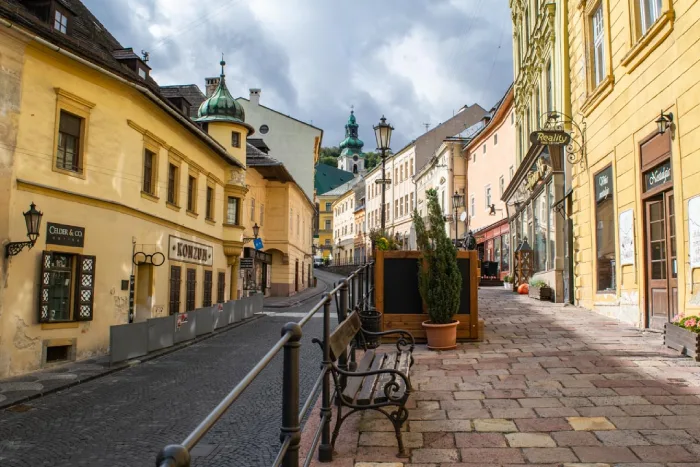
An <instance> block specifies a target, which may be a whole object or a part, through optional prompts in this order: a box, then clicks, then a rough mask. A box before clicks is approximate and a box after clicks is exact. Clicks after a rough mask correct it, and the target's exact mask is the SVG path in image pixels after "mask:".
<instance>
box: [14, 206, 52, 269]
mask: <svg viewBox="0 0 700 467" xmlns="http://www.w3.org/2000/svg"><path fill="white" fill-rule="evenodd" d="M23 214H24V222H26V224H27V237H28V238H29V241H28V242H10V243H8V244H7V245H6V246H5V258H9V257H11V256H15V255H17V254H19V252H20V251H22V250H23V249H24V247H25V246H26V247H29V248H30V249H31V248H32V247H33V246H34V244H35V243H36V239H37V238H39V228H40V227H41V217H42V216H43V215H44V214H43V213H42V212H39V211H37V210H36V205H35V204H34V203H32V204H30V205H29V211H27V212H25V213H23Z"/></svg>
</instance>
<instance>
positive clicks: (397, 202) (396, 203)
mask: <svg viewBox="0 0 700 467" xmlns="http://www.w3.org/2000/svg"><path fill="white" fill-rule="evenodd" d="M394 217H399V200H398V199H397V200H395V201H394Z"/></svg>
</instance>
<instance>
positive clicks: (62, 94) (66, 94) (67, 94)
mask: <svg viewBox="0 0 700 467" xmlns="http://www.w3.org/2000/svg"><path fill="white" fill-rule="evenodd" d="M54 90H55V91H56V95H57V96H60V97H62V98H64V99H66V100H69V101H71V102H72V103H73V104H77V105H79V106H81V107H85V108H86V110H89V109H93V108H95V104H93V103H92V102H90V101H88V100H86V99H83V98H82V97H80V96H77V95H75V94H73V93H72V92H68V91H66V90H65V89H61V88H54Z"/></svg>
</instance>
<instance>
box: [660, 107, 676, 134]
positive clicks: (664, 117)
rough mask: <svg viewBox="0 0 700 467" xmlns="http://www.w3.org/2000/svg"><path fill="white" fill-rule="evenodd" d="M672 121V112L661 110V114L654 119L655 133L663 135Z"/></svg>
mask: <svg viewBox="0 0 700 467" xmlns="http://www.w3.org/2000/svg"><path fill="white" fill-rule="evenodd" d="M672 123H673V114H672V113H670V112H669V113H667V114H665V113H664V111H663V110H662V111H661V116H659V118H658V119H657V120H656V127H657V130H656V133H657V134H659V135H663V134H664V133H666V130H668V129H669V128H670V127H671V124H672Z"/></svg>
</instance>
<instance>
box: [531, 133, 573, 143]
mask: <svg viewBox="0 0 700 467" xmlns="http://www.w3.org/2000/svg"><path fill="white" fill-rule="evenodd" d="M530 142H531V143H532V144H541V145H545V144H546V145H549V146H566V145H568V144H569V143H570V142H571V135H570V134H568V133H567V132H565V131H554V130H542V131H533V132H532V133H530Z"/></svg>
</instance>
